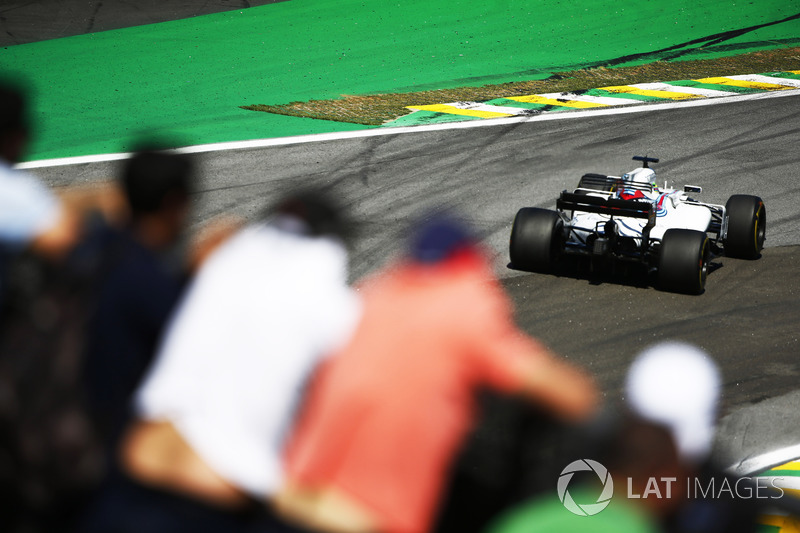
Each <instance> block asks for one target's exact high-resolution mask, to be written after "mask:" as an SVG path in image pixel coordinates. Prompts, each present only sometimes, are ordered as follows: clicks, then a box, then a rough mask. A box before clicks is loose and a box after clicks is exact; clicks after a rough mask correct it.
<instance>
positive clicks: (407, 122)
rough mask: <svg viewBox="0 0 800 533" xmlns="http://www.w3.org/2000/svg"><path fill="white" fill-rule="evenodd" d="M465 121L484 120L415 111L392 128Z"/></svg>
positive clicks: (395, 122) (396, 121)
mask: <svg viewBox="0 0 800 533" xmlns="http://www.w3.org/2000/svg"><path fill="white" fill-rule="evenodd" d="M465 120H484V119H482V118H478V117H467V116H464V115H451V114H448V113H435V112H433V111H414V112H413V113H410V114H408V115H406V116H404V117H400V118H398V119H397V120H393V121H392V122H391V125H392V127H397V126H424V125H427V124H443V123H446V122H463V121H465Z"/></svg>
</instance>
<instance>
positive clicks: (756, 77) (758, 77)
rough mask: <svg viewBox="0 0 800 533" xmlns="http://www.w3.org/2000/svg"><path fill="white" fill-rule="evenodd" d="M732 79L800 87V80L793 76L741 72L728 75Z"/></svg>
mask: <svg viewBox="0 0 800 533" xmlns="http://www.w3.org/2000/svg"><path fill="white" fill-rule="evenodd" d="M726 77H727V78H730V79H732V80H741V81H752V82H753V83H772V84H774V85H787V86H789V87H800V80H795V79H791V78H778V77H776V76H764V75H762V74H741V75H737V76H726Z"/></svg>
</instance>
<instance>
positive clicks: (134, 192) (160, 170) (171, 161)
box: [122, 150, 194, 217]
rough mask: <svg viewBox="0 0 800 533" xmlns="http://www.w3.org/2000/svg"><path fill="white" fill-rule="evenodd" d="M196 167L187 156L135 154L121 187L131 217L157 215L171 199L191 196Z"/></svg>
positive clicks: (125, 171)
mask: <svg viewBox="0 0 800 533" xmlns="http://www.w3.org/2000/svg"><path fill="white" fill-rule="evenodd" d="M193 178H194V166H193V165H192V162H191V161H190V160H189V158H188V156H186V155H182V154H177V153H168V152H162V151H157V150H141V151H139V152H136V153H135V154H134V155H133V156H132V157H131V158H130V159H129V160H128V161H127V162H126V164H125V169H124V171H123V173H122V186H123V189H124V191H125V195H126V197H127V200H128V204H129V206H130V208H131V212H132V215H133V216H134V217H136V216H137V215H141V214H145V213H154V212H156V211H158V210H159V209H160V208H161V207H163V206H164V202H165V201H167V200H170V199H177V200H186V199H188V196H189V194H191V192H192V186H193V181H194V179H193Z"/></svg>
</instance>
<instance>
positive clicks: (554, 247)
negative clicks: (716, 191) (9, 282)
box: [509, 156, 767, 294]
mask: <svg viewBox="0 0 800 533" xmlns="http://www.w3.org/2000/svg"><path fill="white" fill-rule="evenodd" d="M633 160H634V161H640V162H641V163H642V166H641V167H640V168H636V169H634V170H632V171H630V172H628V173H625V174H623V175H622V176H607V175H603V174H584V175H583V176H582V177H581V179H580V182H579V183H578V187H577V188H576V189H575V190H574V191H572V192H568V191H566V190H565V191H563V192H562V193H561V194H560V195H559V197H558V200H557V201H556V210H549V209H540V208H536V207H523V208H522V209H520V210H519V211H518V212H517V215H516V217H515V218H514V224H513V226H512V228H511V241H510V246H509V248H510V249H509V252H510V256H511V257H510V258H511V264H512V266H513V267H514V268H517V269H521V270H528V271H533V272H546V271H549V270H551V269H552V268H553V267H554V266H555V264H556V262H557V261H558V259H559V258H560V257H561V256H562V254H575V255H582V256H587V257H590V258H592V260H593V262H594V263H603V262H610V263H612V264H613V263H616V262H625V261H627V262H636V263H641V264H644V265H645V266H646V267H647V269H648V271H649V272H654V273H656V275H657V280H658V281H657V283H658V285H659V286H660V288H662V289H663V290H668V291H673V292H682V293H689V294H700V293H702V292H703V291H704V290H705V284H706V276H707V275H708V264H709V261H711V259H712V258H713V257H715V256H721V255H726V256H728V257H737V258H744V259H756V258H758V257H760V255H761V250H762V248H763V247H764V239H765V236H766V226H767V211H766V208H765V206H764V202H763V201H762V200H761V198H759V197H758V196H751V195H745V194H736V195H733V196H731V197H730V198H729V199H728V201H727V202H726V204H725V205H724V206H723V205H715V204H709V203H704V202H700V201H697V200H695V199H694V198H692V197H690V196H689V195H690V194H699V193H701V192H702V188H700V187H698V186H695V185H686V186H684V187H683V189H671V188H667V187H666V184H665V186H664V187H663V188H660V187H658V186H657V185H656V173H655V170H653V169H652V168H650V164H651V163H658V162H659V160H658V159H657V158H654V157H647V156H634V157H633Z"/></svg>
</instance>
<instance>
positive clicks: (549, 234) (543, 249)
mask: <svg viewBox="0 0 800 533" xmlns="http://www.w3.org/2000/svg"><path fill="white" fill-rule="evenodd" d="M563 230H564V222H563V220H561V217H560V216H559V214H558V213H557V212H555V211H550V210H548V209H538V208H536V207H523V208H522V209H520V210H519V211H518V212H517V216H516V217H514V225H513V226H512V228H511V242H510V245H509V255H510V257H511V264H512V265H513V266H514V267H515V268H519V269H521V270H529V271H532V272H547V271H549V270H550V269H552V267H553V265H554V264H555V262H556V261H557V260H558V258H559V257H560V256H561V252H562V250H563V248H564V239H563Z"/></svg>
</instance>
